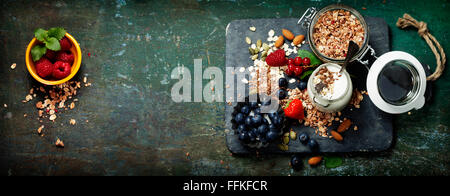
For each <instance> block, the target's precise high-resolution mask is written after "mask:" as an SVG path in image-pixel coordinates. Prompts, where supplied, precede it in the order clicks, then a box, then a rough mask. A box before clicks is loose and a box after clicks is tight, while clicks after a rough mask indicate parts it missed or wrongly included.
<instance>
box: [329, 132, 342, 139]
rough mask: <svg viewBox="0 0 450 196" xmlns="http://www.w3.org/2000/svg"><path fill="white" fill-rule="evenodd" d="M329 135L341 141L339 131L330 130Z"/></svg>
mask: <svg viewBox="0 0 450 196" xmlns="http://www.w3.org/2000/svg"><path fill="white" fill-rule="evenodd" d="M331 135H332V136H333V138H334V139H335V140H336V141H342V140H344V138H343V137H342V136H341V134H339V133H338V132H336V131H331Z"/></svg>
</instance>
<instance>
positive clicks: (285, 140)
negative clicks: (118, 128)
mask: <svg viewBox="0 0 450 196" xmlns="http://www.w3.org/2000/svg"><path fill="white" fill-rule="evenodd" d="M283 144H285V145H288V144H289V136H287V137H286V136H285V137H283Z"/></svg>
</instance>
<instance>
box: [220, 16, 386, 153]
mask: <svg viewBox="0 0 450 196" xmlns="http://www.w3.org/2000/svg"><path fill="white" fill-rule="evenodd" d="M365 20H366V22H367V24H368V26H369V45H370V46H372V48H374V49H375V52H376V55H377V56H380V55H381V54H384V53H386V52H388V51H389V50H390V48H389V46H390V44H389V41H390V40H389V29H388V26H387V24H386V22H385V21H384V20H383V19H381V18H374V17H365ZM297 21H298V18H280V19H247V20H235V21H232V22H231V23H229V24H228V26H227V29H226V63H225V66H227V67H242V66H244V67H248V66H249V65H253V62H252V61H251V59H249V53H248V47H249V46H248V44H247V43H246V42H245V37H246V36H248V37H250V38H251V39H252V42H253V43H255V42H256V40H258V39H261V40H262V41H263V42H267V40H266V39H267V32H268V31H269V30H270V29H273V30H275V34H276V35H281V29H282V28H286V29H289V30H291V31H292V32H293V33H294V34H295V35H297V34H303V35H306V30H305V29H303V28H302V27H301V26H300V25H297ZM250 26H255V27H256V32H252V31H250V30H249V27H250ZM306 42H307V41H306ZM288 43H290V42H288ZM301 49H306V50H310V48H309V45H308V44H304V45H303V46H302V47H301ZM295 55H296V54H291V56H290V57H291V58H292V57H295ZM347 70H349V72H350V74H352V75H355V76H357V77H356V78H353V79H352V81H353V86H354V88H358V89H360V90H365V89H366V87H365V86H366V81H365V78H366V76H367V69H366V68H365V67H364V66H363V65H359V64H351V65H349V67H348V68H347ZM350 70H352V71H350ZM288 80H289V78H288ZM291 86H292V84H290V88H291ZM292 87H293V86H292ZM246 88H248V87H246ZM246 93H248V90H246ZM227 96H229V95H227ZM233 96H234V97H236V92H235V94H234V95H233ZM236 104H237V103H232V105H231V106H230V105H228V104H225V105H226V106H225V122H226V129H228V130H229V131H227V136H226V143H227V146H228V149H229V150H230V151H231V152H232V153H235V154H247V153H250V152H254V151H255V150H256V149H250V148H247V147H245V146H243V145H241V143H240V141H239V140H238V138H237V135H235V134H234V130H233V129H232V127H231V122H230V120H231V113H232V111H233V107H234V106H235V105H236ZM342 116H343V117H347V118H350V119H352V121H353V122H355V124H356V125H357V126H358V130H357V131H354V130H353V125H352V127H351V128H350V129H349V130H348V131H346V132H345V133H343V137H344V141H342V142H337V141H335V140H334V139H329V138H323V137H321V136H317V135H315V134H314V129H313V128H310V127H305V126H303V125H299V124H298V123H297V124H294V125H293V126H292V128H293V130H294V131H295V132H297V135H299V133H300V132H307V133H308V134H309V135H310V137H312V138H314V139H316V140H317V141H318V143H319V146H320V148H319V152H374V151H382V150H386V149H388V148H389V147H390V146H391V144H392V139H393V131H392V116H391V115H390V114H387V113H384V112H383V111H381V110H379V109H378V108H377V107H376V106H375V105H374V104H373V103H372V102H371V101H370V98H369V97H368V96H367V95H364V99H363V101H362V102H361V108H359V109H356V108H350V107H347V108H345V109H344V110H343V111H342ZM338 125H339V124H338V123H336V124H333V125H332V126H331V127H329V129H328V131H330V130H331V129H336V128H337V126H338ZM258 152H259V153H302V152H304V153H307V152H311V151H310V150H309V148H308V147H306V146H304V145H303V144H301V143H300V142H299V140H298V139H296V140H291V141H290V142H289V150H288V151H282V150H280V149H279V148H278V147H277V143H273V144H270V145H269V146H268V147H267V148H261V149H258Z"/></svg>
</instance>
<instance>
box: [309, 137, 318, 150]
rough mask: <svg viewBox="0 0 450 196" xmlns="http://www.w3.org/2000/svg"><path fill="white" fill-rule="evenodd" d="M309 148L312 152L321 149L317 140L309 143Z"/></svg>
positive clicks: (311, 140)
mask: <svg viewBox="0 0 450 196" xmlns="http://www.w3.org/2000/svg"><path fill="white" fill-rule="evenodd" d="M308 147H309V149H311V151H317V150H318V148H319V144H318V143H317V141H316V140H314V139H310V140H309V141H308Z"/></svg>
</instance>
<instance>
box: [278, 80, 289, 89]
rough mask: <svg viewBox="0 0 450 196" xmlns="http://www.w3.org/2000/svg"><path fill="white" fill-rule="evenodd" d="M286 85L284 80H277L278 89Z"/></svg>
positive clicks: (286, 82)
mask: <svg viewBox="0 0 450 196" xmlns="http://www.w3.org/2000/svg"><path fill="white" fill-rule="evenodd" d="M287 85H288V81H287V80H286V78H280V79H279V80H278V86H279V87H280V88H282V87H287Z"/></svg>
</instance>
